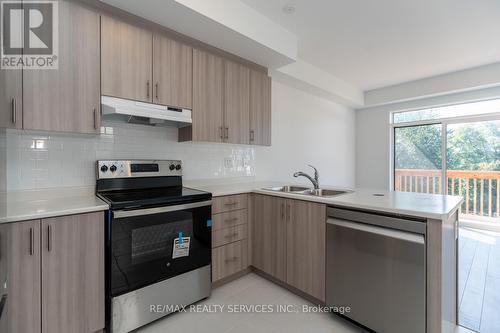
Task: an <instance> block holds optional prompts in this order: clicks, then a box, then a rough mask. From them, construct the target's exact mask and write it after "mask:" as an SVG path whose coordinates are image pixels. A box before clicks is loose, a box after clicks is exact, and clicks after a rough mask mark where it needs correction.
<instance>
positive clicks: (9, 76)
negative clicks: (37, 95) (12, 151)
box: [0, 69, 23, 129]
mask: <svg viewBox="0 0 500 333" xmlns="http://www.w3.org/2000/svg"><path fill="white" fill-rule="evenodd" d="M22 75H23V73H22V70H20V69H0V112H1V113H0V127H3V128H19V129H21V128H22V127H23V113H22V110H23V108H22V103H23V100H22V97H23V85H22Z"/></svg>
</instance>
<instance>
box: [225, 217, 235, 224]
mask: <svg viewBox="0 0 500 333" xmlns="http://www.w3.org/2000/svg"><path fill="white" fill-rule="evenodd" d="M236 221H238V218H237V217H233V218H232V219H227V220H224V222H225V223H231V222H236Z"/></svg>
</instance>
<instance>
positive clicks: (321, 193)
mask: <svg viewBox="0 0 500 333" xmlns="http://www.w3.org/2000/svg"><path fill="white" fill-rule="evenodd" d="M350 192H351V191H344V190H328V189H322V188H320V189H316V190H315V189H311V190H308V191H304V192H302V194H307V195H314V196H316V197H334V196H336V195H341V194H346V193H350Z"/></svg>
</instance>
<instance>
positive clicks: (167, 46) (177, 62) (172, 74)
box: [153, 35, 193, 109]
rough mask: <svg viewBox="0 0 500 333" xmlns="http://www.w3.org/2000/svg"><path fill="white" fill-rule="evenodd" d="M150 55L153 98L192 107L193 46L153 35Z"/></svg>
mask: <svg viewBox="0 0 500 333" xmlns="http://www.w3.org/2000/svg"><path fill="white" fill-rule="evenodd" d="M153 57H154V58H153V82H154V99H153V101H154V102H155V103H157V104H162V105H168V106H174V107H181V108H187V109H192V105H193V49H192V48H191V47H189V46H187V45H184V44H181V43H179V42H176V41H174V40H172V39H169V38H166V37H163V36H160V35H154V37H153Z"/></svg>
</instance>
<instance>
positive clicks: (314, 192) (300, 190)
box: [263, 185, 352, 197]
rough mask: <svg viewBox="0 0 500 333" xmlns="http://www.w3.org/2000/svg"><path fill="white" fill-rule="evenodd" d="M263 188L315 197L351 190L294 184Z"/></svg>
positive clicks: (330, 195)
mask: <svg viewBox="0 0 500 333" xmlns="http://www.w3.org/2000/svg"><path fill="white" fill-rule="evenodd" d="M263 190H266V191H273V192H284V193H292V194H301V195H311V196H316V197H333V196H336V195H341V194H346V193H350V192H352V191H348V190H329V189H312V188H309V187H304V186H295V185H286V186H279V187H268V188H264V189H263Z"/></svg>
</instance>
